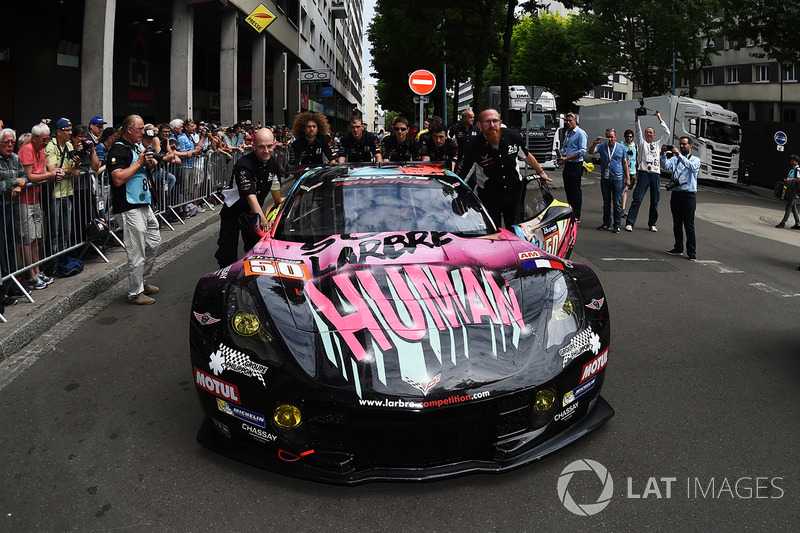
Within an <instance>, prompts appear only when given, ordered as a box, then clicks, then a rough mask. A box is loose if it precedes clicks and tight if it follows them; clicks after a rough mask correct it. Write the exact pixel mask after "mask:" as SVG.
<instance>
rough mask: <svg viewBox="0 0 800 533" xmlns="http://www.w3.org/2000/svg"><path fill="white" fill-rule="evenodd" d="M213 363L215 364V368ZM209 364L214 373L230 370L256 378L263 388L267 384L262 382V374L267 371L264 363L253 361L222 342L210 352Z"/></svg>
mask: <svg viewBox="0 0 800 533" xmlns="http://www.w3.org/2000/svg"><path fill="white" fill-rule="evenodd" d="M220 363H221V364H220ZM215 364H216V365H217V367H216V368H215ZM209 366H211V370H213V371H214V373H215V374H216V375H219V374H220V373H221V372H222V371H223V370H231V371H233V372H239V373H240V374H244V375H245V376H249V377H251V378H258V381H260V382H261V384H262V385H263V386H264V387H265V388H266V386H267V384H266V383H265V382H264V374H266V373H267V367H266V366H265V365H260V364H258V363H254V362H253V361H251V360H250V358H249V357H248V356H247V355H245V354H243V353H242V352H240V351H238V350H234V349H233V348H231V347H229V346H225V345H224V344H221V345H220V346H219V348H217V351H216V352H214V353H212V354H211V362H210V363H209Z"/></svg>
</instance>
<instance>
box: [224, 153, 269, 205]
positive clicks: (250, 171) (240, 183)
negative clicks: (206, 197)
mask: <svg viewBox="0 0 800 533" xmlns="http://www.w3.org/2000/svg"><path fill="white" fill-rule="evenodd" d="M280 171H281V165H280V162H279V161H278V159H277V158H276V157H275V155H274V154H273V156H272V157H270V158H269V159H267V160H266V161H261V160H260V159H259V158H258V156H256V153H255V152H250V153H249V154H247V155H245V156H244V157H242V158H241V159H240V160H239V162H238V163H236V165H235V166H234V167H233V181H234V183H235V184H236V187H237V188H238V189H239V200H237V201H236V203H234V204H233V205H232V206H230V207H228V206H227V205H225V207H223V208H222V211H223V213H226V214H228V212H231V214H236V215H238V214H240V213H247V212H248V211H250V204H248V203H247V196H248V195H251V194H255V195H256V198H258V203H259V205H264V200H266V199H267V196H268V195H269V194H270V190H271V188H272V181H273V180H279V179H280V178H279V176H280Z"/></svg>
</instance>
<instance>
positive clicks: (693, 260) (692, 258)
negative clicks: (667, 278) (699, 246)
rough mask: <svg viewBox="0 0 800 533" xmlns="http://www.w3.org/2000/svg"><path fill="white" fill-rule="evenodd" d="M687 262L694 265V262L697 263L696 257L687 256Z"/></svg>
mask: <svg viewBox="0 0 800 533" xmlns="http://www.w3.org/2000/svg"><path fill="white" fill-rule="evenodd" d="M689 261H691V262H693V263H696V262H697V257H696V256H694V255H690V256H689Z"/></svg>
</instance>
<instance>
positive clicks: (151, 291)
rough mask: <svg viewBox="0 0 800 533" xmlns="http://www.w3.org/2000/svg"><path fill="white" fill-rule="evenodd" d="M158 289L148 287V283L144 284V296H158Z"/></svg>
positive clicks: (152, 286) (153, 286)
mask: <svg viewBox="0 0 800 533" xmlns="http://www.w3.org/2000/svg"><path fill="white" fill-rule="evenodd" d="M159 290H160V289H159V288H158V287H156V286H155V285H150V284H149V283H145V284H144V294H146V295H148V296H150V295H151V294H158V291H159Z"/></svg>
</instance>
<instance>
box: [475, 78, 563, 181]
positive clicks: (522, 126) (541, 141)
mask: <svg viewBox="0 0 800 533" xmlns="http://www.w3.org/2000/svg"><path fill="white" fill-rule="evenodd" d="M481 107H482V108H483V107H493V108H495V109H497V110H498V111H500V107H501V106H500V87H499V86H498V85H492V86H491V87H488V88H487V89H486V90H485V91H484V92H483V95H482V98H481ZM508 114H509V116H507V117H502V119H503V124H504V125H506V126H508V127H509V128H513V129H515V130H517V131H518V132H519V133H520V134H521V135H522V138H523V139H525V144H526V148H527V149H528V150H529V151H530V152H531V153H532V154H533V156H534V157H535V158H536V160H537V161H538V162H539V164H540V165H541V166H542V168H545V169H554V168H555V167H556V159H558V146H559V145H558V142H559V139H558V128H559V125H560V124H561V122H563V121H561V120H560V119H559V117H558V116H557V115H556V103H555V97H554V96H553V95H552V94H551V93H549V92H546V91H543V90H542V89H541V88H540V87H532V86H527V85H510V86H509V87H508Z"/></svg>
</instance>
